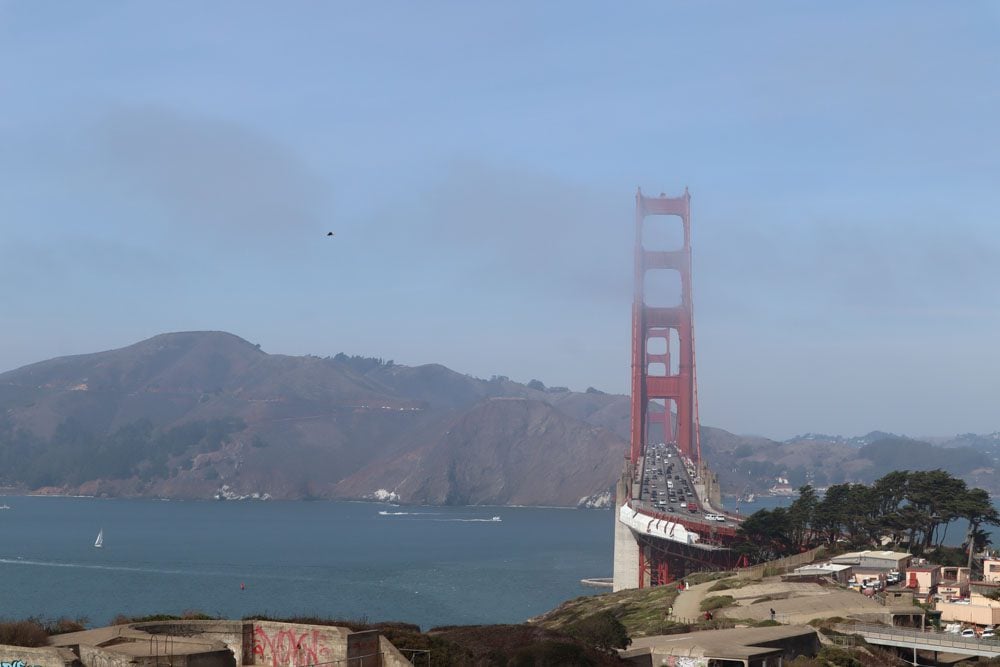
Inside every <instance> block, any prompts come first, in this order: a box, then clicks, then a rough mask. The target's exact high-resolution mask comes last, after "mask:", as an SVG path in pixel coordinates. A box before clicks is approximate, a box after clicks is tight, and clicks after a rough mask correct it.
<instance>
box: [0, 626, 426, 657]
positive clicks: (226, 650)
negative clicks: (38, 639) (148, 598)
mask: <svg viewBox="0 0 1000 667" xmlns="http://www.w3.org/2000/svg"><path fill="white" fill-rule="evenodd" d="M0 662H2V663H3V664H4V665H8V664H9V665H10V666H11V667H236V666H237V665H259V666H262V667H305V666H306V665H318V664H322V665H329V666H330V667H338V666H342V667H348V666H350V667H403V666H404V665H412V663H411V662H410V661H409V660H407V659H406V657H405V656H404V655H403V654H402V653H401V652H400V651H399V650H397V649H396V647H395V646H393V645H392V644H391V643H390V642H389V641H388V640H387V639H386V638H385V637H384V636H382V635H381V634H379V632H378V631H377V630H366V631H361V632H353V631H351V630H350V629H348V628H344V627H337V626H328V625H303V624H299V623H282V622H278V621H257V620H247V621H228V620H209V621H186V620H176V621H153V622H143V623H128V624H123V625H112V626H108V627H103V628H95V629H93V630H82V631H80V632H71V633H68V634H62V635H53V636H52V637H50V638H49V646H47V647H42V648H26V647H23V646H6V645H0Z"/></svg>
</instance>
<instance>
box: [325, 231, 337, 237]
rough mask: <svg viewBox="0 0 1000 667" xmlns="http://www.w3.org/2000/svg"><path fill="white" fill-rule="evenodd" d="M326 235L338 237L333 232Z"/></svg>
mask: <svg viewBox="0 0 1000 667" xmlns="http://www.w3.org/2000/svg"><path fill="white" fill-rule="evenodd" d="M326 235H327V236H336V234H334V233H333V232H327V233H326Z"/></svg>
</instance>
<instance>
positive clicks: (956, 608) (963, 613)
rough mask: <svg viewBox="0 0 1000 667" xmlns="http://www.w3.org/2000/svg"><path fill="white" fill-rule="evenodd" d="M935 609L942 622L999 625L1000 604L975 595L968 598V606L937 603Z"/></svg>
mask: <svg viewBox="0 0 1000 667" xmlns="http://www.w3.org/2000/svg"><path fill="white" fill-rule="evenodd" d="M935 608H936V609H937V610H938V611H940V612H941V620H942V621H962V622H963V623H975V624H976V625H998V624H1000V602H998V601H996V600H991V599H989V598H986V597H983V596H982V595H979V594H977V593H973V594H972V595H971V596H970V599H969V604H956V603H954V602H938V603H937V605H935Z"/></svg>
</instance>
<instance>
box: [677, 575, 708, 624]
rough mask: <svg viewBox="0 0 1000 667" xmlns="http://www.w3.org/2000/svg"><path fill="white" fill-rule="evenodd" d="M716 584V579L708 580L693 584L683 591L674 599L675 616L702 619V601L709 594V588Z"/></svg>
mask: <svg viewBox="0 0 1000 667" xmlns="http://www.w3.org/2000/svg"><path fill="white" fill-rule="evenodd" d="M713 584H715V582H714V581H706V582H705V583H703V584H698V585H697V586H692V587H691V588H689V589H687V590H686V591H681V592H680V593H678V595H677V599H676V600H674V617H675V618H683V619H692V620H693V619H700V618H701V616H702V614H703V613H704V612H702V610H701V601H702V600H704V599H705V597H706V596H707V595H708V589H709V588H711V587H712V585H713Z"/></svg>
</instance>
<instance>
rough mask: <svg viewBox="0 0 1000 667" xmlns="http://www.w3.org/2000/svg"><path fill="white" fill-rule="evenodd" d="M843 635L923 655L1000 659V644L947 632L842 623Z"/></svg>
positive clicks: (839, 627) (838, 627) (840, 627)
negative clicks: (957, 655) (921, 652)
mask: <svg viewBox="0 0 1000 667" xmlns="http://www.w3.org/2000/svg"><path fill="white" fill-rule="evenodd" d="M834 629H836V630H837V631H839V632H844V633H847V634H851V635H860V636H862V637H864V638H865V641H867V642H870V643H872V644H880V645H883V646H896V647H900V648H910V649H916V650H920V651H946V652H948V653H963V654H965V655H978V656H983V657H987V658H993V657H996V656H1000V641H997V639H978V638H975V637H960V636H958V635H953V634H950V633H947V632H923V631H920V630H908V629H905V628H894V627H889V626H886V625H874V624H867V623H842V624H840V625H836V626H834Z"/></svg>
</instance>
